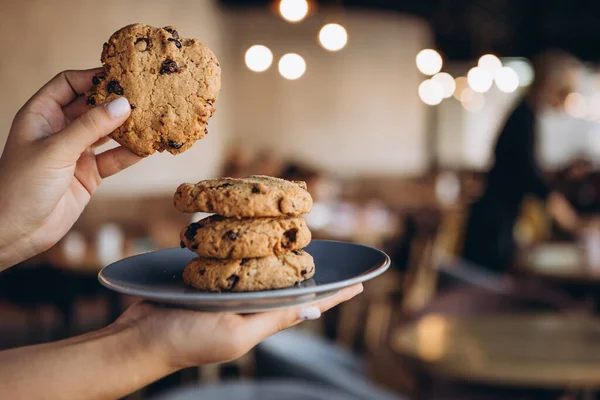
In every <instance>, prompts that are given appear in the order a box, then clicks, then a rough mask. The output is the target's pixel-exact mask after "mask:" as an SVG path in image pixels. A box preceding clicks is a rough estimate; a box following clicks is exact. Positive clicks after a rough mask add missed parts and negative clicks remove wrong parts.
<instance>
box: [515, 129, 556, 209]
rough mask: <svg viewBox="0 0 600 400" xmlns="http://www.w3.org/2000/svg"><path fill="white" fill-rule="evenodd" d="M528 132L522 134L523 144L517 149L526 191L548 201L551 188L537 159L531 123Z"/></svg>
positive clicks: (533, 130)
mask: <svg viewBox="0 0 600 400" xmlns="http://www.w3.org/2000/svg"><path fill="white" fill-rule="evenodd" d="M527 126H528V128H529V129H527V130H525V131H523V132H522V136H521V138H522V143H521V144H520V146H518V147H517V149H515V150H516V153H517V157H518V158H519V161H518V164H519V166H520V170H521V171H522V172H521V173H522V174H523V175H522V176H523V180H524V189H525V191H526V192H527V193H530V194H533V195H534V196H536V197H538V198H539V199H541V200H546V198H547V197H548V195H549V194H550V186H549V185H548V182H546V179H545V178H544V176H543V174H542V171H541V170H540V168H539V166H538V165H537V162H536V157H535V128H534V123H533V121H531V123H529V124H528V125H527Z"/></svg>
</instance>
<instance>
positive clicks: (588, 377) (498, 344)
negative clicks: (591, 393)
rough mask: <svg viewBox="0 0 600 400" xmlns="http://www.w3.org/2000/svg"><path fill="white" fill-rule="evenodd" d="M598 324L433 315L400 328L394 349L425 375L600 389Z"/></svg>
mask: <svg viewBox="0 0 600 400" xmlns="http://www.w3.org/2000/svg"><path fill="white" fill-rule="evenodd" d="M599 338H600V319H597V318H592V317H586V316H566V315H554V314H517V315H494V316H477V317H475V316H473V317H458V318H457V317H451V316H442V315H429V316H426V317H424V318H422V319H421V320H419V321H417V322H414V323H411V324H409V325H406V326H404V327H402V328H398V329H396V330H395V331H394V332H393V333H392V336H391V342H390V344H391V347H392V349H393V350H395V351H396V352H397V353H399V354H401V355H403V356H406V357H408V358H409V359H411V360H413V361H416V362H417V363H418V364H419V365H420V366H422V367H424V368H425V369H426V370H427V371H429V372H431V373H434V374H439V375H440V376H445V377H450V378H453V379H457V380H459V381H466V382H473V383H479V384H490V385H497V386H510V387H527V388H546V389H551V388H556V389H595V388H598V387H600V372H599V371H600V340H599Z"/></svg>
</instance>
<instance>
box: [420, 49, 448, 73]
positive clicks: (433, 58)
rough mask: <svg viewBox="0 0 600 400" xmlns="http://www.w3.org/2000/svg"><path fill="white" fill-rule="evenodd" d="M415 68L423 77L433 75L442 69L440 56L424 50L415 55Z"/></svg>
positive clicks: (430, 50)
mask: <svg viewBox="0 0 600 400" xmlns="http://www.w3.org/2000/svg"><path fill="white" fill-rule="evenodd" d="M416 62H417V68H418V69H419V71H421V73H423V74H425V75H435V74H437V73H438V72H440V71H441V69H442V63H443V61H442V56H440V53H438V52H437V51H435V50H432V49H425V50H421V51H420V52H419V54H417V58H416Z"/></svg>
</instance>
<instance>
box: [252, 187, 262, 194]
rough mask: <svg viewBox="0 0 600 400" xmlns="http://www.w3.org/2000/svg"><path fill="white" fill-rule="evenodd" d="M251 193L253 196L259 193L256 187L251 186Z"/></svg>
mask: <svg viewBox="0 0 600 400" xmlns="http://www.w3.org/2000/svg"><path fill="white" fill-rule="evenodd" d="M252 193H254V194H256V193H260V189H259V188H257V187H256V186H252Z"/></svg>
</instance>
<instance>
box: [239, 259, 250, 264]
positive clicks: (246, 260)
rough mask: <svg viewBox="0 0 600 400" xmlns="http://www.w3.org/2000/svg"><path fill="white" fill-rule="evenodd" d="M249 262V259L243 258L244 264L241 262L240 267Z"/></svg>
mask: <svg viewBox="0 0 600 400" xmlns="http://www.w3.org/2000/svg"><path fill="white" fill-rule="evenodd" d="M248 261H250V259H249V258H242V262H240V265H244V264H246V263H247V262H248Z"/></svg>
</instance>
